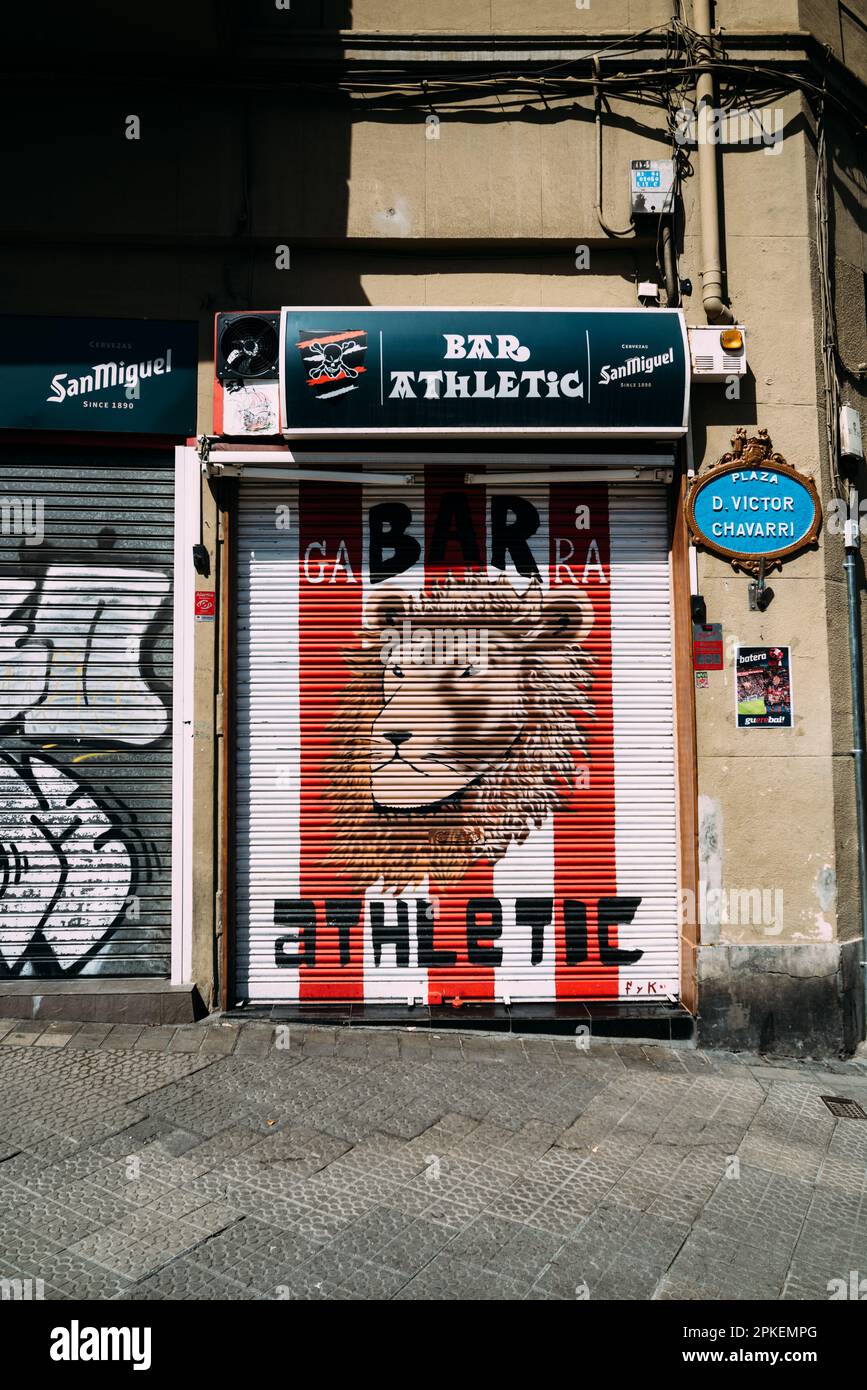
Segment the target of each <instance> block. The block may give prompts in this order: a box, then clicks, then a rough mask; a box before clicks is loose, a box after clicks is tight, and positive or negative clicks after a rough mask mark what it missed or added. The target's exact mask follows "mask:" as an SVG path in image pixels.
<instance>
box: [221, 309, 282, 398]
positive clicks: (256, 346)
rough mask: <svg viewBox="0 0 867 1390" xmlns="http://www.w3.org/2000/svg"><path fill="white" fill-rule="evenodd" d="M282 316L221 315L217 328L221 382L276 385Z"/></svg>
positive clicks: (228, 383)
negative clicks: (269, 383)
mask: <svg viewBox="0 0 867 1390" xmlns="http://www.w3.org/2000/svg"><path fill="white" fill-rule="evenodd" d="M279 326H280V316H279V314H249V313H248V314H220V315H219V322H218V328H217V363H216V366H217V380H218V381H221V382H224V383H225V384H226V385H227V386H231V385H233V384H235V383H239V382H242V381H250V380H257V381H276V379H277V358H278V353H279V341H280V336H279Z"/></svg>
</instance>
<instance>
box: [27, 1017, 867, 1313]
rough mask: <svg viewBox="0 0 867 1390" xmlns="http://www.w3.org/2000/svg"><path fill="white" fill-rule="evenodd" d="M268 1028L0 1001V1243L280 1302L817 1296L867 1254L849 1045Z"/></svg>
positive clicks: (63, 1263)
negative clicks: (32, 1016) (732, 1049)
mask: <svg viewBox="0 0 867 1390" xmlns="http://www.w3.org/2000/svg"><path fill="white" fill-rule="evenodd" d="M277 1026H278V1027H280V1028H286V1030H287V1031H286V1032H285V1038H286V1040H287V1041H288V1044H289V1046H288V1048H287V1047H283V1048H281V1047H277V1046H275V1045H274V1044H275V1041H276V1039H277V1038H279V1037H283V1036H284V1034H283V1033H277V1032H276V1031H275V1027H274V1026H272V1025H271V1024H263V1023H256V1024H250V1025H248V1024H241V1025H234V1024H232V1025H229V1026H223V1025H218V1024H202V1025H195V1026H186V1025H185V1026H183V1027H179V1028H174V1027H154V1028H146V1029H145V1028H143V1029H138V1028H133V1027H129V1026H127V1025H118V1026H117V1027H115V1028H110V1027H109V1026H108V1025H105V1026H102V1025H82V1026H81V1027H77V1026H76V1027H75V1031H74V1032H72V1033H69V1032H68V1031H67V1030H66V1029H65V1028H60V1027H58V1026H57V1025H47V1026H46V1027H44V1028H43V1027H42V1025H38V1024H30V1025H29V1026H25V1025H23V1024H21V1023H20V1022H15V1021H14V1020H13V1021H11V1023H10V1026H9V1027H8V1028H6V1029H5V1030H3V1029H2V1027H0V1036H5V1037H7V1038H9V1037H10V1036H12V1037H14V1036H15V1034H16V1033H18V1032H20V1035H21V1037H23V1038H26V1039H33V1041H32V1042H31V1043H29V1044H28V1043H25V1045H23V1046H13V1045H12V1044H11V1043H10V1044H9V1045H8V1046H5V1047H4V1048H0V1094H2V1096H3V1109H2V1114H0V1262H2V1267H3V1269H4V1270H5V1269H7V1268H8V1270H9V1271H11V1272H15V1271H21V1273H20V1276H19V1274H17V1273H16V1274H15V1277H33V1278H41V1279H44V1280H45V1283H46V1288H47V1289H50V1290H51V1293H50V1296H51V1297H57V1298H61V1299H67V1298H75V1297H78V1296H81V1297H85V1298H94V1297H95V1298H101V1299H122V1298H124V1297H125V1296H131V1297H134V1298H140V1299H142V1300H148V1299H160V1298H184V1299H186V1298H189V1299H191V1300H199V1299H202V1300H204V1299H209V1300H223V1299H229V1300H231V1299H268V1300H275V1301H283V1300H286V1299H296V1298H297V1299H303V1300H308V1299H309V1300H314V1299H315V1300H322V1299H333V1300H344V1299H350V1300H353V1299H359V1300H369V1299H374V1298H375V1299H401V1300H403V1299H415V1298H435V1299H472V1300H475V1299H478V1298H482V1299H487V1298H501V1299H507V1300H512V1299H530V1300H533V1301H563V1300H567V1299H568V1300H572V1301H574V1300H575V1299H576V1298H581V1297H582V1296H583V1294H582V1289H584V1291H585V1292H586V1291H588V1290H589V1292H590V1296H591V1298H595V1299H599V1298H606V1299H616V1300H623V1301H635V1300H645V1299H654V1298H658V1299H665V1300H668V1299H672V1298H676V1297H677V1298H684V1299H695V1298H708V1299H713V1300H722V1299H728V1298H731V1299H736V1300H748V1299H751V1298H775V1299H776V1298H784V1299H786V1300H796V1299H810V1298H823V1299H824V1298H827V1296H828V1289H827V1286H828V1283H829V1281H830V1280H832V1279H834V1278H840V1277H844V1278H845V1277H848V1271H849V1270H851V1269H862V1268H863V1269H867V1126H864V1125H858V1124H857V1123H847V1122H845V1121H840V1120H835V1119H834V1117H832V1116H831V1115H830V1114H829V1113H828V1112H827V1110H826V1109H825V1107H824V1106H823V1105H822V1103H821V1099H820V1097H821V1094H822V1088H823V1087H825V1088H826V1089H828V1088H829V1087H830V1086H831V1083H832V1082H833V1083H834V1084H833V1089H835V1090H839V1089H840V1088H841V1086H842V1085H843V1084H844V1083H845V1085H847V1086H848V1085H852V1086H853V1093H854V1087H855V1086H856V1085H861V1087H862V1089H864V1088H865V1077H864V1075H863V1073H861V1072H859V1071H858V1070H857V1069H855V1068H851V1067H849V1064H841V1065H842V1066H843V1067H844V1069H843V1070H839V1069H837V1068H836V1067H835V1068H834V1069H833V1070H831V1069H829V1068H828V1066H827V1064H821V1065H817V1066H812V1067H811V1066H808V1065H806V1064H804V1063H797V1062H787V1063H786V1064H785V1065H782V1066H778V1065H771V1064H770V1062H769V1060H768V1059H756V1058H745V1057H739V1056H737V1055H735V1054H731V1055H724V1054H711V1053H699V1052H694V1051H690V1050H688V1049H683V1048H681V1049H676V1048H669V1047H666V1046H663V1045H659V1046H657V1045H653V1046H650V1045H638V1044H627V1045H622V1044H619V1045H617V1046H612V1045H610V1044H605V1043H602V1042H599V1043H598V1045H597V1044H596V1043H594V1046H593V1048H592V1050H591V1051H590V1052H586V1051H579V1050H577V1049H575V1048H574V1044H573V1042H572V1040H571V1039H568V1038H561V1039H554V1040H551V1039H548V1038H528V1037H523V1038H516V1037H508V1036H499V1035H480V1034H460V1033H457V1032H455V1033H451V1032H449V1033H445V1032H443V1033H439V1034H436V1033H432V1032H430V1031H428V1030H424V1031H422V1030H419V1032H418V1033H407V1032H403V1033H401V1032H400V1031H399V1030H391V1029H383V1030H374V1029H370V1030H368V1029H358V1030H353V1029H346V1028H340V1029H334V1028H331V1029H319V1028H315V1029H314V1028H302V1027H299V1026H297V1025H291V1026H288V1025H277ZM55 1038H57V1039H59V1040H60V1041H58V1042H55V1041H53V1039H55ZM76 1040H78V1041H77V1045H76V1046H75V1047H73V1046H72V1043H73V1041H76ZM61 1043H63V1045H61ZM194 1044H195V1049H196V1050H195V1051H187V1050H186V1049H188V1048H192V1047H193V1045H194ZM37 1049H38V1050H37ZM853 1077H854V1078H855V1081H854V1082H853V1080H852V1078H853ZM841 1078H842V1080H841ZM859 1094H860V1092H859ZM734 1159H737V1163H734V1162H733V1160H734ZM55 1270H56V1272H55ZM46 1271H47V1272H46ZM9 1277H12V1273H10V1276H9Z"/></svg>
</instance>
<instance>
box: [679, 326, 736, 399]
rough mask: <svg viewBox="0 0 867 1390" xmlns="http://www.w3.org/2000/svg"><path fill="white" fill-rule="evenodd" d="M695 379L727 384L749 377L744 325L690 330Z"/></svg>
mask: <svg viewBox="0 0 867 1390" xmlns="http://www.w3.org/2000/svg"><path fill="white" fill-rule="evenodd" d="M687 333H688V334H689V356H690V363H691V366H692V379H693V381H694V382H695V383H696V384H697V385H702V384H703V383H704V382H708V383H711V382H715V381H717V382H721V381H728V380H729V378H730V377H733V376H746V374H747V337H746V329H745V328H744V327H743V325H742V324H732V325H731V326H730V327H728V328H721V327H720V326H719V325H716V326H714V325H712V324H702V325H701V326H700V327H697V328H687Z"/></svg>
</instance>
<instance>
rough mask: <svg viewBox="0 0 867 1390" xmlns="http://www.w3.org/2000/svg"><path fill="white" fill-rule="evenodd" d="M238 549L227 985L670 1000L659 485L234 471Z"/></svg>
mask: <svg viewBox="0 0 867 1390" xmlns="http://www.w3.org/2000/svg"><path fill="white" fill-rule="evenodd" d="M379 471H380V472H381V469H380V470H379ZM237 553H238V567H239V568H238V576H237V581H238V653H237V785H236V795H237V807H236V811H237V821H236V824H237V845H236V860H237V865H236V869H237V921H236V992H237V996H238V998H239V999H242V1000H296V1001H297V1000H300V1001H305V1000H334V1001H337V1000H341V1001H352V1000H358V1001H360V1000H365V1001H368V1002H370V1001H377V1000H397V1001H400V1002H412V1001H423V1002H429V1003H439V1002H446V1001H456V1000H470V999H492V1000H493V999H497V1000H501V999H507V1000H511V1001H513V1002H519V1001H540V1000H547V1001H553V1000H558V999H561V1000H562V999H570V998H571V999H632V998H639V999H644V998H647V997H650V998H652V999H659V1000H665V999H671V998H674V997H676V996H677V995H678V991H679V973H678V972H679V966H678V912H677V902H678V899H677V887H678V883H677V855H676V844H677V832H676V811H675V806H676V802H675V764H674V721H673V657H672V632H671V598H670V573H669V545H668V519H667V506H666V498H665V489H664V487H663V486H662V485H661V484H640V485H638V484H636V485H610V486H608V485H606V484H604V483H601V484H596V483H571V482H549V481H547V480H546V481H537V482H534V483H532V484H527V483H511V484H503V483H502V482H498V483H496V484H489V485H488V486H483V485H479V484H471V485H467V484H466V483H465V481H464V471H463V470H462V469H456V468H450V467H447V466H442V465H438V466H436V467H428V468H427V469H426V470H425V471H424V475H423V477H422V475H420V474H417V475H416V482H415V483H413V484H412V485H411V486H409V487H406V486H400V487H398V486H395V487H394V488H389V487H387V486H386V487H383V486H376V487H374V486H368V485H363V484H361V483H360V482H357V481H355V482H351V483H346V484H323V483H314V482H304V483H301V484H297V485H296V484H287V483H282V484H278V483H253V482H247V483H242V484H241V487H240V498H239V520H238V544H237ZM444 581H450V582H449V583H446V582H444Z"/></svg>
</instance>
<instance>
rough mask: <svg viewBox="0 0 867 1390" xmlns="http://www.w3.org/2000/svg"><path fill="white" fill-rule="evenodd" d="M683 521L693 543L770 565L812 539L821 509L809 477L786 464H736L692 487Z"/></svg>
mask: <svg viewBox="0 0 867 1390" xmlns="http://www.w3.org/2000/svg"><path fill="white" fill-rule="evenodd" d="M687 517H688V520H689V526H690V530H691V531H692V533H693V535H694V536H695V537H696V539H697V540H698V541H699V543H700V544H701V545H703V546H705V547H706V548H707V549H708V550H712V551H715V552H716V553H717V554H718V555H723V556H725V557H726V559H729V560H732V561H735V562H737V561H738V560H761V559H762V558H764V559H765V560H770V561H776V560H780V559H782V558H783V557H785V556H787V555H790V554H792V553H793V552H794V551H795V550H800V549H802V548H803V547H804V546H806V545H811V544H812V543H813V542H814V541H815V540H816V536H817V535H818V531H819V527H820V525H821V523H822V506H821V503H820V501H819V495H818V493H817V492H816V489H815V487H814V486H813V483H812V481H811V479H810V478H807V477H804V476H803V475H802V474H800V473H797V472H796V471H795V469H794V468H790V467H789V466H788V464H779V463H773V464H771V463H769V464H765V465H763V466H759V467H749V466H744V464H742V463H740V462H738V463H732V464H727V465H724V466H723V467H720V468H716V469H714V470H713V472H711V473H709V474H708V475H707V477H705V478H702V479H701V481H700V482H699V483H697V484H696V486H695V487H694V488H693V490H692V492H691V493H690V497H689V501H688V504H687Z"/></svg>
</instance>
